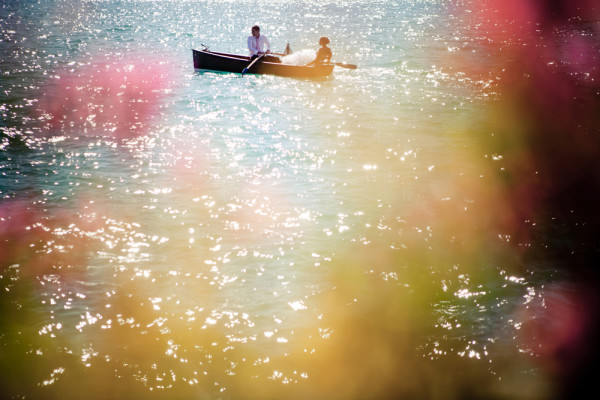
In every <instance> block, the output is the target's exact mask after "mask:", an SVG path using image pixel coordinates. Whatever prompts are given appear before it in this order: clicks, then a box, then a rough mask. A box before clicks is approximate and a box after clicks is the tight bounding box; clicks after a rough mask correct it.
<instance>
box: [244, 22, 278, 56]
mask: <svg viewBox="0 0 600 400" xmlns="http://www.w3.org/2000/svg"><path fill="white" fill-rule="evenodd" d="M265 46H266V47H267V50H266V51H264V48H265ZM248 51H249V52H250V59H251V60H254V59H255V58H256V57H258V56H260V55H263V54H269V53H270V52H271V44H270V43H269V39H267V37H266V36H265V35H261V34H260V27H259V26H258V25H254V26H253V27H252V35H251V36H248ZM263 60H265V61H269V62H281V61H280V60H279V58H277V57H273V56H268V57H263Z"/></svg>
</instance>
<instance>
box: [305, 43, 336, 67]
mask: <svg viewBox="0 0 600 400" xmlns="http://www.w3.org/2000/svg"><path fill="white" fill-rule="evenodd" d="M319 44H320V45H321V48H320V49H319V51H317V58H315V59H314V60H313V61H311V62H309V63H308V64H306V65H307V66H310V65H321V64H328V63H329V61H330V60H331V55H332V54H331V49H330V48H329V47H327V45H328V44H329V38H327V37H325V36H323V37H321V38H320V39H319Z"/></svg>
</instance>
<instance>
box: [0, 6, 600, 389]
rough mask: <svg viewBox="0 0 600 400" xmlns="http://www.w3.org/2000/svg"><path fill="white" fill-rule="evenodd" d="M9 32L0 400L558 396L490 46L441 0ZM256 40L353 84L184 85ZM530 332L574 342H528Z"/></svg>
mask: <svg viewBox="0 0 600 400" xmlns="http://www.w3.org/2000/svg"><path fill="white" fill-rule="evenodd" d="M73 6H75V7H73ZM255 7H256V8H255ZM257 9H258V13H257ZM1 10H2V17H3V18H2V19H1V21H2V25H1V28H2V30H1V32H0V33H1V35H2V36H1V38H2V41H3V45H4V44H6V54H10V55H11V57H6V58H5V57H3V59H2V60H1V61H0V62H1V65H2V71H3V72H2V73H3V76H2V89H3V94H2V96H3V97H1V99H2V100H1V103H0V112H1V115H2V120H1V121H0V129H2V136H0V139H1V141H0V151H1V152H0V171H1V173H2V181H1V182H0V194H1V198H2V200H1V203H0V284H1V286H2V294H1V295H0V296H1V297H0V318H1V319H0V326H1V329H2V331H1V332H0V343H2V345H3V349H4V350H2V354H3V355H6V357H0V358H1V359H3V360H8V361H2V362H1V364H0V365H2V367H1V368H2V369H1V373H2V375H3V378H2V380H3V383H4V384H5V385H3V389H2V391H3V392H2V393H3V394H6V395H7V396H16V397H18V396H29V397H36V398H44V397H47V398H51V397H58V396H60V397H72V398H81V397H84V396H85V397H88V398H89V397H95V396H97V397H98V398H102V397H105V396H114V397H119V398H123V397H132V398H140V397H150V396H156V397H159V398H173V397H181V398H223V397H230V398H257V399H265V398H290V397H291V398H294V397H296V398H306V397H309V396H311V397H316V398H332V397H335V398H386V397H389V396H402V395H404V396H408V397H414V396H415V394H419V397H433V398H439V397H445V398H461V397H462V396H467V397H469V395H473V396H475V395H480V396H485V395H499V396H503V395H507V396H509V397H511V398H519V397H521V398H546V397H547V396H548V395H549V393H551V391H552V390H553V388H554V386H553V385H552V383H551V381H552V378H553V377H556V376H561V375H560V374H562V373H563V371H562V370H561V369H560V368H559V367H557V366H556V365H555V363H556V360H559V359H560V357H559V356H560V354H561V350H562V349H565V348H566V349H567V350H569V348H568V346H567V345H566V343H569V342H570V341H572V340H573V338H575V339H577V338H580V337H582V335H584V334H585V332H586V325H585V324H586V323H588V322H587V320H586V319H585V318H584V317H583V316H582V315H583V314H578V313H577V312H575V311H574V310H576V309H578V307H584V308H585V303H586V300H585V298H583V297H582V298H580V297H577V296H574V295H573V294H572V292H571V289H570V286H568V285H567V286H566V289H565V287H563V286H562V285H561V284H556V283H554V282H552V281H553V279H554V278H555V277H556V276H557V275H560V274H559V273H558V272H557V268H556V263H555V262H554V261H553V262H548V261H546V260H544V261H542V262H540V264H541V265H539V266H537V265H534V266H533V267H532V266H529V265H524V264H526V262H525V261H523V258H521V253H520V252H524V251H525V250H523V249H526V248H527V247H529V246H532V243H533V246H535V245H536V242H535V238H529V237H527V233H529V231H530V230H531V231H533V230H534V229H533V228H532V227H533V226H535V222H531V221H533V218H532V219H531V220H527V221H529V222H528V223H529V225H527V228H523V231H519V228H517V226H521V225H522V222H523V221H522V220H519V218H521V215H520V214H519V211H520V210H521V209H520V208H519V207H513V206H515V205H516V203H519V202H520V203H521V205H522V206H523V208H524V209H526V207H527V206H529V203H527V201H528V200H530V201H531V202H532V203H533V202H534V200H535V198H532V197H527V196H523V198H520V199H519V202H516V201H515V200H514V199H513V198H511V192H510V191H509V190H507V189H506V187H505V186H503V185H504V181H502V180H501V179H499V178H498V176H497V174H498V170H500V171H503V169H504V168H505V167H506V168H508V167H510V166H511V164H510V163H509V161H510V160H511V158H510V157H509V156H510V154H505V155H503V154H500V153H495V152H488V147H486V143H487V141H489V140H490V138H491V137H492V136H493V135H494V134H496V133H497V129H496V127H497V126H504V125H502V124H498V125H497V126H494V124H495V123H498V121H497V120H494V117H493V116H490V114H491V112H490V111H489V107H490V103H493V104H496V103H494V102H495V101H496V100H497V99H498V97H499V96H500V94H499V92H500V91H501V87H500V86H499V83H498V82H499V80H500V78H499V76H500V75H501V73H500V71H498V72H497V74H496V71H495V70H492V71H490V69H491V66H494V63H495V62H497V61H498V58H497V56H498V53H499V52H502V51H503V50H504V47H503V46H504V44H502V45H500V46H498V45H496V46H492V45H490V43H489V41H490V40H491V39H490V38H486V37H481V35H483V34H482V33H481V32H477V34H475V33H473V32H472V29H471V28H473V27H478V26H479V25H477V24H476V23H477V20H476V19H475V20H474V21H473V26H470V25H468V24H467V26H464V25H461V24H458V22H460V21H462V20H463V19H462V18H463V17H464V15H465V14H461V12H460V8H454V6H452V5H450V4H446V3H445V2H436V1H431V2H418V1H417V2H408V1H407V2H399V3H397V2H392V3H390V2H374V3H373V2H360V1H358V2H354V1H353V2H309V3H300V2H280V1H274V0H268V1H267V0H265V1H259V2H257V3H256V5H253V6H247V5H245V6H244V5H240V4H239V2H235V1H209V2H206V3H205V4H204V3H203V5H202V6H199V5H198V4H196V3H194V2H172V1H155V2H141V3H140V2H126V1H123V2H108V1H106V2H105V1H91V2H84V3H77V4H75V2H71V1H65V2H56V3H55V2H45V1H37V2H36V1H29V2H23V4H21V3H19V4H17V3H13V2H11V3H7V4H3V6H2V9H1ZM266 11H268V13H267V12H266ZM256 15H260V16H261V19H260V20H258V21H254V18H256ZM332 15H333V16H336V20H335V21H332V18H331V16H332ZM249 16H252V17H249ZM250 19H251V21H250V22H249V20H250ZM469 21H470V20H469ZM255 22H257V23H259V24H261V26H262V27H263V30H264V31H265V32H268V36H269V38H270V40H271V43H272V44H273V47H274V49H275V50H279V49H283V47H284V46H285V44H286V42H288V41H289V42H290V43H291V44H292V47H293V48H294V49H295V50H300V49H302V48H313V47H315V43H316V40H317V39H318V37H319V36H321V35H327V36H329V37H330V38H332V45H331V47H332V48H333V50H334V54H335V58H336V60H338V61H348V62H354V63H357V64H358V65H359V68H358V69H357V70H344V69H336V70H335V72H334V76H333V77H332V78H331V79H328V80H324V81H313V80H303V79H284V78H279V77H273V76H254V75H247V76H244V77H242V76H241V75H240V74H222V73H202V74H198V73H194V72H193V68H192V60H191V54H190V53H191V52H190V48H192V47H196V48H197V47H199V45H200V43H202V42H205V43H206V42H208V43H207V44H209V45H210V46H211V48H212V49H213V50H215V51H226V52H227V51H229V52H234V53H243V52H245V50H244V39H245V36H246V35H247V31H248V28H249V26H250V25H252V24H254V23H255ZM357 32H360V34H357ZM578 43H579V42H578ZM579 45H581V43H580V44H579ZM577 48H579V47H577ZM3 51H4V50H3ZM581 59H582V60H583V61H585V62H583V61H582V62H581V65H583V66H587V65H588V64H586V63H587V61H589V60H587V59H586V58H585V57H584V56H582V57H581ZM158 60H160V62H161V63H162V64H159V61H158ZM590 65H592V64H590ZM575 67H577V65H574V66H572V68H575ZM582 68H583V67H582ZM582 79H584V78H582ZM490 120H492V122H490ZM508 124H510V122H508ZM515 125H517V123H515ZM509 127H510V125H509ZM507 129H508V130H510V129H509V128H507ZM489 147H492V146H489ZM506 180H508V179H506ZM499 181H500V183H499ZM520 234H521V235H522V236H519V235H520ZM541 242H542V240H541V239H540V243H541ZM513 244H514V245H515V246H516V248H517V250H515V249H514V248H513V247H511V246H512V245H513ZM548 283H551V284H550V285H549V288H546V289H544V288H545V287H546V286H545V285H547V284H548ZM545 299H548V301H549V302H551V303H552V307H551V309H549V311H546V309H544V307H543V306H541V305H539V304H538V303H540V304H541V303H543V302H544V300H545ZM530 305H531V308H529V306H530ZM590 310H592V308H590ZM544 313H546V314H544ZM542 317H544V318H551V319H552V320H555V321H558V322H557V324H558V325H559V326H562V324H561V323H560V322H563V323H567V324H569V325H571V326H573V329H557V330H556V331H557V332H558V334H559V335H558V337H557V338H556V339H555V340H553V339H552V338H550V337H544V338H543V340H538V339H537V338H538V337H540V335H542V334H541V332H543V327H542V326H541V324H540V323H537V322H536V318H542ZM578 324H580V325H578ZM522 332H525V333H524V338H522V339H521V338H520V336H519V335H518V334H522ZM538 345H541V346H542V347H544V346H545V347H546V349H549V350H546V349H544V348H540V347H539V346H538ZM536 346H538V347H536ZM536 357H538V358H541V359H543V362H542V363H536ZM569 361H570V362H572V363H573V364H572V365H575V364H576V362H577V360H575V359H569ZM570 365H571V364H570ZM456 371H459V372H456ZM398 377H400V379H398Z"/></svg>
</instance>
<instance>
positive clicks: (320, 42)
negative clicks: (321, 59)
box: [319, 36, 329, 46]
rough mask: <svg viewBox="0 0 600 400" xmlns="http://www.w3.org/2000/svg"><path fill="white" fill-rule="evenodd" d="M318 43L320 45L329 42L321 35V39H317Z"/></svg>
mask: <svg viewBox="0 0 600 400" xmlns="http://www.w3.org/2000/svg"><path fill="white" fill-rule="evenodd" d="M319 44H320V45H321V46H323V45H326V44H329V38H327V37H326V36H322V37H321V39H319Z"/></svg>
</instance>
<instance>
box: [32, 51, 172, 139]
mask: <svg viewBox="0 0 600 400" xmlns="http://www.w3.org/2000/svg"><path fill="white" fill-rule="evenodd" d="M170 86H171V81H170V68H169V65H168V63H165V62H164V61H162V60H160V59H158V58H156V57H143V56H140V55H128V56H125V57H123V58H122V59H118V60H105V59H101V58H100V57H99V58H98V59H95V60H92V61H91V62H89V63H86V64H82V65H79V66H78V67H76V68H75V69H72V68H71V67H64V68H63V70H60V71H57V72H56V78H54V79H52V80H51V81H50V82H48V84H47V86H46V87H45V90H44V92H45V93H44V95H43V96H42V98H41V100H40V111H41V114H42V116H43V117H42V119H44V120H46V122H47V124H46V126H47V128H49V129H50V130H52V131H55V130H61V131H62V132H60V134H63V133H66V132H70V130H74V131H75V133H78V134H82V133H83V134H90V135H101V136H112V137H115V138H118V139H129V138H135V137H137V136H140V135H144V134H146V133H147V129H148V126H149V124H150V122H151V120H152V118H153V117H155V116H156V115H157V114H158V113H159V112H160V108H161V105H162V104H161V102H162V100H163V99H164V97H165V93H166V92H168V89H169V88H170ZM52 134H57V133H56V132H52Z"/></svg>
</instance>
